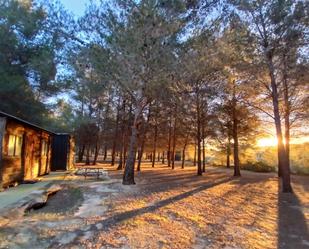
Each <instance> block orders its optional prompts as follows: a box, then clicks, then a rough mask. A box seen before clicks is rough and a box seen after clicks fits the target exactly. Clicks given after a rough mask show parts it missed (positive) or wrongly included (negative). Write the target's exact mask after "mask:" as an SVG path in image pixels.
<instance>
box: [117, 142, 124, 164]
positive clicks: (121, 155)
mask: <svg viewBox="0 0 309 249" xmlns="http://www.w3.org/2000/svg"><path fill="white" fill-rule="evenodd" d="M122 169H123V147H121V151H120V155H119V162H118V167H117V170H122Z"/></svg>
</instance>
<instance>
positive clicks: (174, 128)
mask: <svg viewBox="0 0 309 249" xmlns="http://www.w3.org/2000/svg"><path fill="white" fill-rule="evenodd" d="M176 111H177V109H176V108H175V116H174V127H173V146H172V169H175V150H176V123H177V118H176V115H177V114H176Z"/></svg>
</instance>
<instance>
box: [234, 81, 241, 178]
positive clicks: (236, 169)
mask: <svg viewBox="0 0 309 249" xmlns="http://www.w3.org/2000/svg"><path fill="white" fill-rule="evenodd" d="M232 101H233V104H232V108H233V110H232V116H233V141H234V176H241V174H240V166H239V152H238V119H237V112H236V108H237V106H236V105H237V100H236V82H235V80H234V81H233V100H232Z"/></svg>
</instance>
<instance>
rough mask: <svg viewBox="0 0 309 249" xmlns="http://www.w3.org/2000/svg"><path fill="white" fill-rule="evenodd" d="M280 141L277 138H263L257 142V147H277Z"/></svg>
mask: <svg viewBox="0 0 309 249" xmlns="http://www.w3.org/2000/svg"><path fill="white" fill-rule="evenodd" d="M277 143H278V140H277V139H276V138H272V137H268V138H261V139H259V140H258V141H257V146H259V147H269V146H276V145H277Z"/></svg>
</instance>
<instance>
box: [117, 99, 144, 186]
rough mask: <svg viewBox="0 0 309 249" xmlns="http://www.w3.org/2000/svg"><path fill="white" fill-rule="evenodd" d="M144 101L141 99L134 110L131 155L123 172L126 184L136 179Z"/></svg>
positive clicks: (123, 182) (132, 182)
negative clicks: (135, 162)
mask: <svg viewBox="0 0 309 249" xmlns="http://www.w3.org/2000/svg"><path fill="white" fill-rule="evenodd" d="M143 102H144V101H140V102H139V103H138V104H137V107H136V110H135V112H134V121H133V125H132V133H131V138H130V145H129V155H128V159H127V162H126V166H125V170H124V174H123V181H122V184H124V185H131V184H135V181H134V161H135V156H136V143H137V133H138V127H139V123H140V117H141V115H142V112H143V109H144V107H145V104H143Z"/></svg>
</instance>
